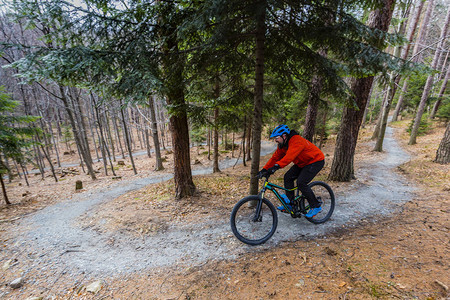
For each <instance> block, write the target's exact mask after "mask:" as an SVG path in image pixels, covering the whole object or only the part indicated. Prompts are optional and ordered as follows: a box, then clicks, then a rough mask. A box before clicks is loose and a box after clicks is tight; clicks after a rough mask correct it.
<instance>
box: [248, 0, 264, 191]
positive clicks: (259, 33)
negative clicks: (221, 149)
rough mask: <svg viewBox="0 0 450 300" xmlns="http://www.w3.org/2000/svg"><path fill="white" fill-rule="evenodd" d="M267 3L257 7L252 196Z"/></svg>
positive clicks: (255, 182)
mask: <svg viewBox="0 0 450 300" xmlns="http://www.w3.org/2000/svg"><path fill="white" fill-rule="evenodd" d="M266 6H267V2H266V1H261V2H258V4H257V5H256V7H255V9H256V47H255V48H256V49H255V58H256V65H255V96H254V97H255V98H254V102H253V126H252V135H253V139H252V146H253V149H252V165H251V171H250V195H256V194H257V193H258V178H257V177H256V175H257V174H258V172H259V161H260V152H261V131H262V106H263V101H264V50H265V40H266V36H265V32H266Z"/></svg>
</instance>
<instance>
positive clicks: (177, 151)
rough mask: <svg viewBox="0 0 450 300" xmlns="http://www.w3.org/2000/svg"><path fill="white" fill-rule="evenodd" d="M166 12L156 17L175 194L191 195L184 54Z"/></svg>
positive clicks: (171, 6) (172, 8)
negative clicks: (158, 23)
mask: <svg viewBox="0 0 450 300" xmlns="http://www.w3.org/2000/svg"><path fill="white" fill-rule="evenodd" d="M165 5H167V6H166V7H165V8H166V9H167V10H168V11H172V10H174V9H175V8H174V4H173V3H166V4H165ZM166 15H168V14H166ZM166 15H162V16H161V18H160V20H159V22H162V23H164V25H165V26H164V27H162V28H161V30H162V31H161V38H162V39H164V45H163V49H162V50H163V56H162V68H163V75H164V86H165V91H164V92H165V95H166V97H167V104H169V105H170V106H171V107H173V108H174V109H173V111H172V112H171V114H170V118H169V124H170V125H169V126H170V132H171V136H172V149H173V160H174V182H175V197H176V198H177V199H181V198H184V197H188V196H192V195H193V194H194V192H195V185H194V181H193V180H192V171H191V154H190V148H189V128H188V118H187V112H186V101H185V98H184V84H183V82H184V78H183V69H184V67H185V58H184V57H183V55H182V54H181V53H179V48H178V40H177V36H176V35H174V34H173V33H174V31H175V29H176V26H178V24H174V23H172V22H173V21H172V20H166V18H167V17H166Z"/></svg>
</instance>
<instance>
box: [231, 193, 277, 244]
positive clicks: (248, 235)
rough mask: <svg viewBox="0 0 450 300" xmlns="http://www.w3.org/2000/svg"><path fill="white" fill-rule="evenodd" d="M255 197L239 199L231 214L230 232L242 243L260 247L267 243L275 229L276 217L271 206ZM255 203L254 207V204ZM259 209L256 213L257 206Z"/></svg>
mask: <svg viewBox="0 0 450 300" xmlns="http://www.w3.org/2000/svg"><path fill="white" fill-rule="evenodd" d="M260 201H261V200H260V198H259V197H258V196H256V195H253V196H248V197H245V198H243V199H241V200H240V201H239V202H238V203H236V205H235V206H234V208H233V210H232V212H231V218H230V223H231V230H232V231H233V233H234V235H235V236H236V237H237V238H238V239H239V240H240V241H241V242H243V243H246V244H248V245H252V246H255V245H260V244H263V243H265V242H267V240H268V239H270V238H271V237H272V235H273V234H274V233H275V230H276V229H277V225H278V216H277V212H276V210H275V207H274V206H273V204H272V203H271V202H270V201H269V200H267V199H265V198H263V199H262V201H261V202H260ZM255 202H256V203H257V204H256V205H255V204H254V203H255ZM259 202H260V203H261V209H260V210H259V213H258V204H259Z"/></svg>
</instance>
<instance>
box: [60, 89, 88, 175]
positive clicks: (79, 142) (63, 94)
mask: <svg viewBox="0 0 450 300" xmlns="http://www.w3.org/2000/svg"><path fill="white" fill-rule="evenodd" d="M59 91H60V94H61V100H62V101H63V103H64V107H65V109H66V112H67V116H68V117H69V121H70V124H71V125H72V131H73V135H74V137H75V142H76V144H77V146H78V149H79V152H80V157H82V158H83V159H82V160H83V161H84V163H85V164H86V167H87V169H88V173H89V175H90V176H91V178H92V179H93V180H95V179H97V177H96V176H95V172H94V168H93V165H92V159H90V160H89V157H90V155H89V156H88V155H87V153H86V152H87V151H88V150H86V149H85V147H84V144H83V142H82V140H81V137H80V134H79V130H78V126H77V124H76V120H75V117H74V115H73V112H72V109H71V107H70V105H69V100H68V99H67V96H66V92H65V91H64V88H63V87H62V86H59Z"/></svg>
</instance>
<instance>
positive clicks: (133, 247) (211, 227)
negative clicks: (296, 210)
mask: <svg viewBox="0 0 450 300" xmlns="http://www.w3.org/2000/svg"><path fill="white" fill-rule="evenodd" d="M392 133H393V129H392V128H390V127H388V128H387V130H386V138H385V141H384V145H383V146H384V151H385V154H384V155H385V159H383V160H382V161H379V162H376V163H374V164H371V165H366V166H361V167H360V169H359V170H358V172H357V174H356V176H357V177H358V178H364V184H362V186H360V187H358V189H356V190H355V191H354V192H352V193H351V194H350V193H348V194H344V193H341V194H337V195H336V208H335V212H334V214H333V216H332V218H331V219H330V220H329V221H328V222H326V223H325V224H322V225H314V224H311V223H309V222H308V221H307V220H305V219H304V218H301V219H292V218H291V217H290V216H288V215H285V214H279V224H278V229H277V232H276V233H275V234H274V236H273V237H272V238H271V239H270V240H269V241H268V242H267V243H266V244H264V245H262V246H258V247H250V246H247V245H245V244H242V243H241V242H239V241H238V240H237V239H236V238H235V237H234V236H233V235H232V233H231V229H230V225H229V215H228V214H227V215H224V216H223V218H222V219H219V220H215V221H214V222H213V223H212V222H209V223H203V224H200V225H199V224H197V225H185V226H181V227H180V226H179V225H177V226H176V227H175V226H173V227H169V228H168V230H167V231H166V232H164V233H161V234H157V235H155V236H149V237H145V238H143V239H136V238H132V237H129V236H126V235H120V234H114V235H112V234H99V233H98V232H96V231H94V230H91V229H89V228H84V229H83V228H80V227H79V225H77V219H78V218H79V217H80V216H81V215H82V214H84V213H86V212H89V211H90V210H91V209H92V208H94V207H96V206H97V205H101V204H102V203H105V202H107V201H110V200H113V199H115V198H116V197H118V196H120V195H122V194H125V193H127V192H129V191H132V190H136V189H140V188H142V187H144V186H145V185H148V184H151V183H156V182H161V181H165V180H168V179H170V178H172V176H171V175H165V176H158V177H152V178H143V179H137V180H133V181H122V182H119V183H117V184H116V185H115V186H112V187H110V188H108V189H107V190H105V189H104V190H97V191H95V190H94V191H92V192H90V193H89V194H86V193H84V194H82V195H79V196H78V195H77V196H75V197H73V198H72V199H70V201H63V202H61V203H58V204H56V205H53V206H50V207H47V208H45V209H43V210H41V211H39V212H37V213H35V214H33V215H32V216H31V217H29V218H26V219H25V220H24V221H23V222H21V225H24V226H27V228H29V230H28V232H27V234H25V235H23V236H21V237H19V238H18V243H17V244H18V245H20V247H23V248H26V249H34V250H35V251H38V252H40V253H42V254H41V255H40V258H39V259H37V260H35V264H36V265H35V267H36V268H46V267H49V268H50V267H52V266H55V265H56V266H59V267H61V268H64V269H65V270H66V272H73V273H74V274H75V273H81V272H84V273H85V274H89V275H91V276H100V275H101V276H107V275H112V276H114V275H119V274H129V273H131V272H135V271H139V270H143V269H148V268H155V267H164V266H196V265H201V264H203V263H205V262H207V261H209V260H213V259H224V258H227V259H233V258H235V257H237V256H238V255H239V254H243V253H248V252H249V251H260V250H261V249H266V248H271V247H274V246H276V245H278V244H279V243H281V242H284V241H289V240H299V239H305V238H314V237H316V236H326V235H327V234H331V233H332V232H334V231H336V230H339V229H340V228H343V227H349V226H350V227H351V226H354V225H355V224H356V223H358V222H359V221H360V220H361V219H364V218H372V217H377V216H380V215H381V216H387V215H389V214H391V213H393V212H394V211H395V210H396V209H397V208H398V207H399V206H400V205H402V204H403V203H405V202H406V201H408V200H410V199H412V193H413V188H412V187H411V186H410V185H409V183H408V182H407V181H406V180H405V179H404V178H403V177H401V176H400V175H399V174H397V173H396V172H395V171H394V169H395V168H396V167H397V166H398V165H400V164H402V163H404V162H406V161H407V160H408V159H409V156H408V154H407V153H406V152H404V151H403V150H402V149H401V148H400V146H399V145H398V144H397V142H396V141H395V139H394V138H393V134H392ZM273 150H274V146H273V144H267V145H264V147H263V151H262V154H263V155H264V154H267V153H270V152H272V151H273ZM234 163H235V160H228V161H225V162H222V164H221V168H222V169H223V168H226V167H231V166H232V165H233V164H234ZM209 172H210V170H209V169H197V170H194V171H193V174H194V175H196V174H207V173H209ZM112 239H113V240H114V243H111V240H112Z"/></svg>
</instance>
